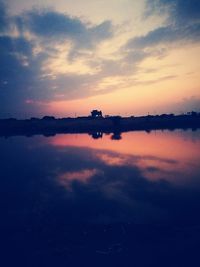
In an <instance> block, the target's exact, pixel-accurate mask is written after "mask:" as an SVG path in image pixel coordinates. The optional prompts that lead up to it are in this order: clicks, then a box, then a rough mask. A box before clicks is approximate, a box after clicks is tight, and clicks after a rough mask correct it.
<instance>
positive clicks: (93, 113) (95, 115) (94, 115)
mask: <svg viewBox="0 0 200 267" xmlns="http://www.w3.org/2000/svg"><path fill="white" fill-rule="evenodd" d="M91 116H92V118H102V111H99V110H96V109H94V110H92V111H91Z"/></svg>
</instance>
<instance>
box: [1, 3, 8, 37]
mask: <svg viewBox="0 0 200 267" xmlns="http://www.w3.org/2000/svg"><path fill="white" fill-rule="evenodd" d="M8 26H9V25H8V16H7V12H6V5H5V3H4V1H2V0H0V32H3V31H5V30H6V29H7V28H8Z"/></svg>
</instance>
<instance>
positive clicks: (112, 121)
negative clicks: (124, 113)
mask: <svg viewBox="0 0 200 267" xmlns="http://www.w3.org/2000/svg"><path fill="white" fill-rule="evenodd" d="M199 128H200V115H199V114H197V115H195V116H194V115H177V116H175V115H173V114H171V115H160V116H158V115H157V116H151V115H148V116H143V117H133V116H132V117H120V116H112V117H106V118H104V117H100V118H92V117H78V118H61V119H56V118H54V117H49V116H45V117H44V118H42V119H37V118H32V119H28V120H17V119H1V120H0V136H1V137H3V136H4V137H9V136H18V135H19V136H20V135H22V136H23V135H25V136H32V135H44V136H54V135H56V134H64V133H66V134H67V133H87V134H91V135H93V134H94V136H95V134H96V133H97V138H98V135H99V137H101V133H114V134H116V136H117V135H118V134H120V133H123V132H128V131H147V132H150V131H152V130H167V129H168V130H176V129H183V130H187V129H192V130H196V129H199Z"/></svg>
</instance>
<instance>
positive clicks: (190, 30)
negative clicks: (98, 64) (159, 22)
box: [126, 24, 200, 49]
mask: <svg viewBox="0 0 200 267" xmlns="http://www.w3.org/2000/svg"><path fill="white" fill-rule="evenodd" d="M199 40H200V24H194V25H190V26H183V27H181V28H180V27H174V26H173V25H169V26H166V27H160V28H157V29H155V30H153V31H150V32H149V33H147V34H146V35H144V36H139V37H135V38H133V39H130V40H129V41H128V43H127V45H126V48H128V49H134V48H135V49H143V48H146V47H154V46H155V45H160V44H162V45H163V44H166V45H169V44H172V43H175V42H176V43H177V42H197V41H199Z"/></svg>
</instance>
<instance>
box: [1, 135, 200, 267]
mask: <svg viewBox="0 0 200 267" xmlns="http://www.w3.org/2000/svg"><path fill="white" fill-rule="evenodd" d="M0 151H1V154H0V167H1V180H0V183H1V184H0V188H1V194H0V202H1V222H0V225H1V229H2V230H3V234H2V241H3V243H2V244H3V249H2V252H3V254H4V256H5V257H4V258H2V260H4V263H3V265H2V266H28V267H29V266H30V267H32V266H34V267H36V266H37V267H38V266H63V267H64V266H87V265H88V266H103V265H104V266H197V265H196V264H197V262H198V247H199V245H200V214H199V210H200V166H199V162H200V131H195V132H192V131H180V130H179V131H174V132H170V131H164V132H161V131H156V132H151V133H146V132H129V133H123V134H121V135H120V134H118V135H117V136H116V134H115V135H114V136H113V135H105V134H104V135H103V136H102V134H101V133H94V134H93V135H89V134H88V135H87V134H77V135H70V134H67V135H56V136H54V137H48V138H47V137H43V136H34V137H30V138H28V137H11V138H8V139H5V138H1V139H0ZM83 262H84V265H83Z"/></svg>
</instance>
